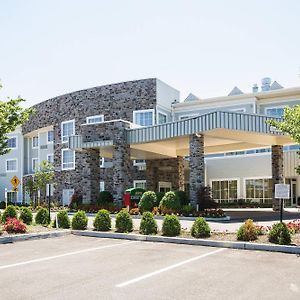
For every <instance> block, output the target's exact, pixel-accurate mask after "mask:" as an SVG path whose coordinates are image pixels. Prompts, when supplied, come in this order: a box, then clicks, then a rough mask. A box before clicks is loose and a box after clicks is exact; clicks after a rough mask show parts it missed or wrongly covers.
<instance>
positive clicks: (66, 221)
mask: <svg viewBox="0 0 300 300" xmlns="http://www.w3.org/2000/svg"><path fill="white" fill-rule="evenodd" d="M57 223H58V227H59V228H64V229H68V228H70V225H71V222H70V218H69V216H68V210H66V209H63V210H60V211H59V212H58V213H57ZM53 227H54V228H55V227H56V218H55V219H54V222H53Z"/></svg>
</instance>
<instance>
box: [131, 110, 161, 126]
mask: <svg viewBox="0 0 300 300" xmlns="http://www.w3.org/2000/svg"><path fill="white" fill-rule="evenodd" d="M144 112H152V125H155V111H154V109H153V108H151V109H141V110H134V111H133V112H132V113H133V123H134V124H137V123H136V114H137V113H144ZM137 125H140V124H137ZM152 125H147V126H152ZM140 126H144V125H140Z"/></svg>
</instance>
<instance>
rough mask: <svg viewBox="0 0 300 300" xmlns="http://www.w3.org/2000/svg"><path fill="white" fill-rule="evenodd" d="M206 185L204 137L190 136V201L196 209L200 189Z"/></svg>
mask: <svg viewBox="0 0 300 300" xmlns="http://www.w3.org/2000/svg"><path fill="white" fill-rule="evenodd" d="M204 185H205V163H204V136H203V135H197V134H194V135H192V136H190V201H191V205H192V206H193V207H196V205H197V203H198V201H199V199H198V194H199V189H200V188H201V187H202V186H204Z"/></svg>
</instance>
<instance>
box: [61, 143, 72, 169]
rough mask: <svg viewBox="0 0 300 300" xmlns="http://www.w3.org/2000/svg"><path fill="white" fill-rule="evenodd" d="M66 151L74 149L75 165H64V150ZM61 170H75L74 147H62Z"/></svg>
mask: <svg viewBox="0 0 300 300" xmlns="http://www.w3.org/2000/svg"><path fill="white" fill-rule="evenodd" d="M65 151H72V152H73V167H68V168H65V167H64V164H66V163H64V154H63V153H64V152H65ZM61 170H62V171H68V170H75V150H72V149H69V148H64V149H61Z"/></svg>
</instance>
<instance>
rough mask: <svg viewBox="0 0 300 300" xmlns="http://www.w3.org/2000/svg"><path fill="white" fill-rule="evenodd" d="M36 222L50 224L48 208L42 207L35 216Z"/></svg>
mask: <svg viewBox="0 0 300 300" xmlns="http://www.w3.org/2000/svg"><path fill="white" fill-rule="evenodd" d="M35 223H36V224H41V225H48V224H49V223H50V216H49V212H48V210H47V208H44V207H40V208H39V209H38V211H37V213H36V216H35Z"/></svg>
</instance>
